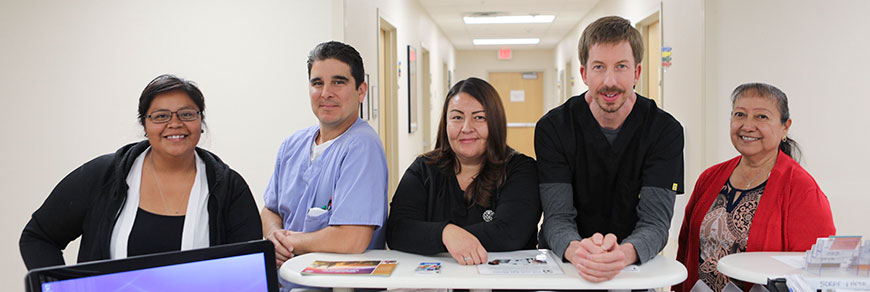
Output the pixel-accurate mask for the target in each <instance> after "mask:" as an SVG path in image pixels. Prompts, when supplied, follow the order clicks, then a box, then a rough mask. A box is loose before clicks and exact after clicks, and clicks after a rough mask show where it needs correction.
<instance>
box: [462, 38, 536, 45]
mask: <svg viewBox="0 0 870 292" xmlns="http://www.w3.org/2000/svg"><path fill="white" fill-rule="evenodd" d="M471 42H472V43H473V44H474V45H475V46H488V45H537V44H538V43H540V42H541V39H540V38H526V39H473V40H471Z"/></svg>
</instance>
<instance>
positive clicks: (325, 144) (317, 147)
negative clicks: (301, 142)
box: [311, 133, 344, 162]
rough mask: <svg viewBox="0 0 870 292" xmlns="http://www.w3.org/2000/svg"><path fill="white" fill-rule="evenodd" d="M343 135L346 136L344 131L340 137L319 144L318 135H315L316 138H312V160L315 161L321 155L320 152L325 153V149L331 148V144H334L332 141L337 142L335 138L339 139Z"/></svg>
mask: <svg viewBox="0 0 870 292" xmlns="http://www.w3.org/2000/svg"><path fill="white" fill-rule="evenodd" d="M318 135H319V134H318ZM341 136H344V133H342V134H341V135H338V137H335V138H333V139H332V140H329V141H326V142H323V143H321V144H320V145H317V135H315V136H314V139H312V140H311V162H314V160H315V159H317V157H320V154H323V151H326V148H329V145H332V142H335V140H338V138H341Z"/></svg>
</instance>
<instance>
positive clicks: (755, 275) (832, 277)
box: [716, 252, 870, 290]
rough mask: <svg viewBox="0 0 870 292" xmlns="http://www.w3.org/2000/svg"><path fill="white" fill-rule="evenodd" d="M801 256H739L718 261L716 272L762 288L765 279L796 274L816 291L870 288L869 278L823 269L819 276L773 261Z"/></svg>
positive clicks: (782, 253) (769, 254) (760, 254)
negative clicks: (778, 257) (780, 257)
mask: <svg viewBox="0 0 870 292" xmlns="http://www.w3.org/2000/svg"><path fill="white" fill-rule="evenodd" d="M805 254H806V253H805V252H742V253H736V254H731V255H727V256H725V257H723V258H721V259H719V264H718V265H717V266H716V268H717V269H718V270H719V272H721V273H722V274H725V275H726V276H728V277H731V278H734V279H737V280H741V281H745V282H751V283H755V284H762V285H763V284H767V279H775V278H784V277H785V276H786V275H790V274H800V275H801V276H803V277H804V279H805V280H806V281H807V283H808V284H809V285H810V286H813V287H815V288H816V289H821V290H827V289H841V288H849V289H866V288H870V278H868V277H859V276H857V275H855V274H854V273H850V272H849V271H845V270H840V269H837V268H834V269H826V270H825V271H824V272H823V273H822V275H821V276H820V275H815V274H812V273H808V272H806V271H804V270H803V269H802V268H797V267H792V266H790V265H787V264H785V263H783V262H781V261H779V260H776V259H774V258H773V257H775V256H803V255H805Z"/></svg>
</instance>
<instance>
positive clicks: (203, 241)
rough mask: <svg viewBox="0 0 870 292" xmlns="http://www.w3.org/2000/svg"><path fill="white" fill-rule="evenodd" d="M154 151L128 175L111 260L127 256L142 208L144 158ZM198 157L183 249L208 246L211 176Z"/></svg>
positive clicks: (140, 160)
mask: <svg viewBox="0 0 870 292" xmlns="http://www.w3.org/2000/svg"><path fill="white" fill-rule="evenodd" d="M149 151H151V147H148V149H145V151H144V152H142V154H140V155H139V157H137V158H136V161H134V162H133V167H132V168H130V172H129V173H128V174H127V187H128V188H127V200H126V203H125V204H124V206H123V207H122V209H121V214H120V216H119V217H118V221H117V222H115V227H114V228H112V236H111V243H110V245H109V254H110V256H111V258H112V259H122V258H126V257H127V244H128V239H130V232H131V231H132V230H133V221H134V220H135V219H136V212H137V211H138V209H139V187H140V185H141V183H142V165H143V164H144V163H145V156H146V154H148V152H149ZM194 156H196V176H195V178H194V180H193V187H192V188H190V198H189V199H188V201H187V211H186V212H185V217H184V227H183V229H182V232H181V250H189V249H194V248H202V247H208V246H209V231H208V229H209V225H208V206H207V204H208V177H206V174H205V163H204V162H203V161H202V158H200V157H199V154H196V153H195V152H194Z"/></svg>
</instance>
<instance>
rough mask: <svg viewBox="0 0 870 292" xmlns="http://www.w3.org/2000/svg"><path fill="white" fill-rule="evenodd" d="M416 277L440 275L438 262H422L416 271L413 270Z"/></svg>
mask: <svg viewBox="0 0 870 292" xmlns="http://www.w3.org/2000/svg"><path fill="white" fill-rule="evenodd" d="M414 272H415V273H417V274H418V275H420V274H422V275H433V274H440V273H441V263H440V262H428V263H427V262H422V263H420V265H418V266H417V269H415V270H414Z"/></svg>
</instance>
